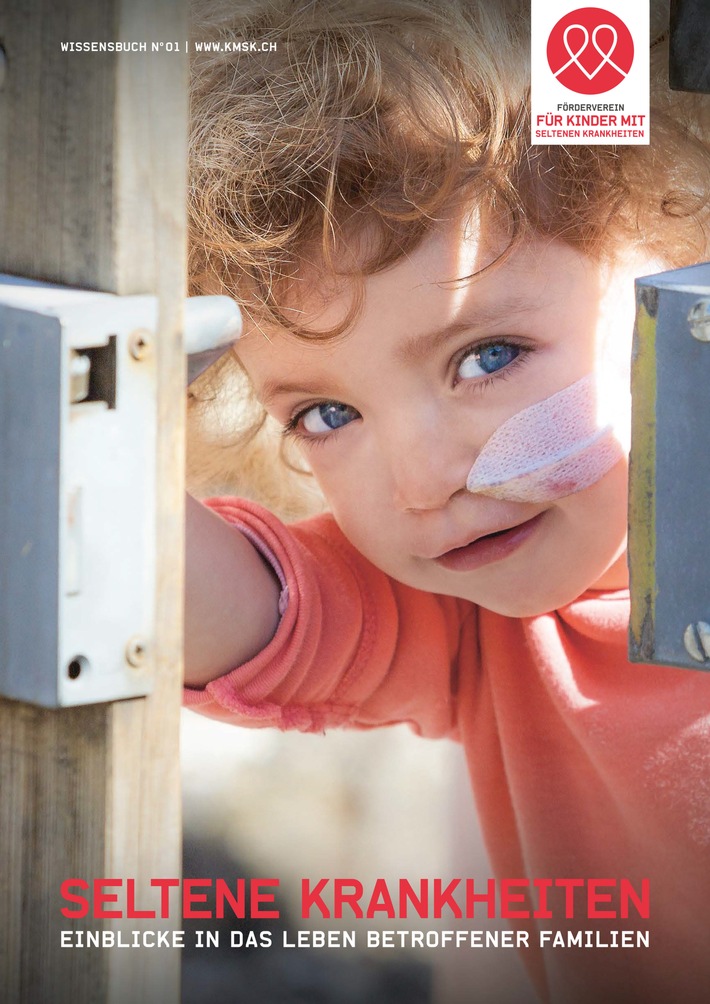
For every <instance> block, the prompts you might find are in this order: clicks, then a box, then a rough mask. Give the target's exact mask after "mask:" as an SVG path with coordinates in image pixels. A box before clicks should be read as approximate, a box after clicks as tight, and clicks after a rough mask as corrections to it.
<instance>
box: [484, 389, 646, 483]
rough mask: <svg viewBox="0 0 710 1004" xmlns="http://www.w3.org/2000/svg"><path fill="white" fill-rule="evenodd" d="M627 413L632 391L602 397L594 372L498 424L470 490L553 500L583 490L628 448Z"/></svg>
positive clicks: (619, 458)
mask: <svg viewBox="0 0 710 1004" xmlns="http://www.w3.org/2000/svg"><path fill="white" fill-rule="evenodd" d="M618 390H619V388H617V391H618ZM614 411H616V412H617V417H616V418H615V416H614V414H613V412H614ZM628 414H630V396H629V394H628V391H626V393H624V392H623V390H622V391H621V393H620V394H618V393H617V394H616V395H615V396H614V397H613V398H611V399H610V398H609V396H608V395H607V397H606V398H604V399H603V398H602V397H601V396H600V393H599V387H598V383H597V380H596V379H595V377H594V375H593V374H590V375H589V376H586V377H582V379H581V380H578V381H577V382H576V383H573V384H572V385H571V386H569V387H566V388H565V389H564V390H561V391H559V392H558V393H557V394H553V395H552V396H551V397H548V398H545V400H544V401H539V402H538V403H537V404H533V405H531V406H530V407H529V408H524V409H523V410H522V411H519V412H517V414H515V415H513V416H512V417H511V418H509V419H508V420H507V421H506V422H504V423H503V424H502V425H501V426H499V428H498V429H496V431H495V432H494V433H493V435H492V436H491V437H490V439H489V440H488V441H487V442H486V443H485V445H484V447H483V449H482V450H481V452H480V453H479V455H478V457H477V459H476V462H475V464H474V465H473V467H472V468H471V470H470V472H469V475H468V478H467V480H466V488H467V489H468V490H469V491H470V492H474V493H476V492H478V493H481V494H484V495H491V496H493V497H494V498H499V499H506V500H509V501H512V502H552V501H554V500H555V499H559V498H564V497H565V496H566V495H573V494H574V493H575V492H580V491H582V490H583V489H584V488H588V487H589V486H590V485H593V484H595V483H596V482H597V481H600V480H601V478H603V477H604V475H605V474H607V473H608V472H609V471H610V470H611V469H612V467H614V466H615V465H616V464H617V463H618V462H619V460H621V459H622V457H623V456H625V454H626V453H627V452H628V445H627V444H626V443H625V439H626V435H625V432H624V426H625V425H626V424H627V423H628Z"/></svg>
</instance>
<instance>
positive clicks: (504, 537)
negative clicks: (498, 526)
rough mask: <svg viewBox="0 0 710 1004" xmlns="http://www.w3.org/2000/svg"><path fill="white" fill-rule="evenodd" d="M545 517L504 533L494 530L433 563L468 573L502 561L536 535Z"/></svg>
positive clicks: (540, 515)
mask: <svg viewBox="0 0 710 1004" xmlns="http://www.w3.org/2000/svg"><path fill="white" fill-rule="evenodd" d="M544 515H545V513H544V512H541V513H538V514H537V516H533V517H532V519H528V520H526V521H525V522H524V523H518V525H517V526H512V527H510V528H509V529H507V530H497V531H495V532H494V533H487V534H485V536H483V537H477V538H476V539H475V540H473V541H471V543H470V544H464V546H463V547H455V548H453V549H452V550H451V551H445V552H444V554H440V555H439V557H438V558H434V561H436V563H437V565H442V566H443V567H444V568H446V569H448V570H449V571H452V572H470V571H473V569H476V568H481V567H482V566H483V565H489V564H491V562H494V561H501V560H502V559H503V558H507V557H508V556H509V555H511V554H513V553H514V552H515V551H517V549H518V548H519V547H521V546H522V545H523V544H524V543H525V541H526V540H527V539H528V538H529V537H530V536H531V535H532V534H533V533H534V532H535V530H536V529H537V526H538V524H539V522H540V520H541V519H542V517H543V516H544Z"/></svg>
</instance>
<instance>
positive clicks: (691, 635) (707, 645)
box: [683, 621, 710, 662]
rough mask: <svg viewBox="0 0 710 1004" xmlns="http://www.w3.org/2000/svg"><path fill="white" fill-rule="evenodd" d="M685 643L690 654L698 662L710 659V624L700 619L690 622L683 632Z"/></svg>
mask: <svg viewBox="0 0 710 1004" xmlns="http://www.w3.org/2000/svg"><path fill="white" fill-rule="evenodd" d="M683 644H684V645H685V650H686V652H687V653H688V655H689V656H690V657H691V658H692V659H695V661H696V662H708V660H710V624H708V623H707V622H706V621H698V622H697V623H695V624H689V625H688V626H687V628H686V629H685V632H684V634H683Z"/></svg>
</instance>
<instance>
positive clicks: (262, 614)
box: [185, 495, 280, 687]
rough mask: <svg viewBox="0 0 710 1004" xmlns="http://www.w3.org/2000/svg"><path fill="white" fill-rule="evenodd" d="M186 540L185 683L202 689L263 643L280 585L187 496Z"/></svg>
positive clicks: (247, 547) (274, 617) (272, 624)
mask: <svg viewBox="0 0 710 1004" xmlns="http://www.w3.org/2000/svg"><path fill="white" fill-rule="evenodd" d="M186 538H187V539H186V567H185V574H186V587H185V683H186V685H187V686H190V687H203V686H204V685H205V684H206V683H208V682H209V681H210V680H213V679H215V678H216V677H218V676H221V675H222V674H224V673H226V672H227V671H228V670H230V669H234V668H235V667H236V666H240V665H242V663H245V662H248V661H249V660H250V659H252V658H253V657H254V656H255V655H256V654H257V653H258V652H260V651H261V650H262V649H263V648H264V647H265V646H266V645H267V644H268V643H269V641H270V640H271V638H272V637H273V635H274V633H275V631H276V627H277V625H278V621H279V611H278V603H279V593H280V585H279V582H278V580H277V578H276V576H275V575H274V573H273V572H272V571H271V569H270V568H269V567H268V566H267V565H266V563H265V562H264V560H263V559H262V558H261V556H260V555H259V554H258V552H257V551H256V549H255V548H254V547H253V546H252V544H251V543H250V542H249V541H248V540H247V539H246V537H245V536H244V535H243V534H242V533H240V531H239V530H238V529H236V527H234V526H230V524H229V523H226V522H225V521H224V520H223V519H222V518H221V517H220V516H218V515H217V514H216V513H214V512H212V511H211V510H209V509H207V508H206V507H205V506H203V505H201V504H200V503H199V502H197V501H196V500H195V499H193V498H191V497H190V496H189V495H188V497H187V511H186Z"/></svg>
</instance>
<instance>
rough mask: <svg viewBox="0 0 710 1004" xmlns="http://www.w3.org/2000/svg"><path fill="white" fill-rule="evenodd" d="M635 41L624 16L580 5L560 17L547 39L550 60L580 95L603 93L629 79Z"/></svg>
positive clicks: (556, 72)
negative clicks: (622, 18)
mask: <svg viewBox="0 0 710 1004" xmlns="http://www.w3.org/2000/svg"><path fill="white" fill-rule="evenodd" d="M633 61H634V41H633V39H632V37H631V32H630V31H629V29H628V28H627V27H626V25H625V24H624V22H623V21H622V20H621V18H618V17H617V16H616V14H612V13H611V11H608V10H603V9H602V8H601V7H580V8H579V9H578V10H573V11H570V13H569V14H565V16H564V17H562V18H560V20H559V21H558V22H557V24H556V25H555V27H554V28H553V29H552V31H551V32H550V37H549V39H548V40H547V62H548V64H549V66H550V69H551V70H552V73H553V74H554V76H555V77H556V78H557V79H558V80H559V82H560V83H561V84H564V86H565V87H567V88H569V90H570V91H576V92H577V93H578V94H603V92H604V91H610V90H611V89H612V88H613V87H616V86H617V84H620V83H621V81H622V80H624V79H625V78H626V75H627V73H628V72H629V70H630V69H631V64H632V63H633Z"/></svg>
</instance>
